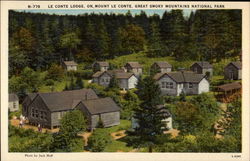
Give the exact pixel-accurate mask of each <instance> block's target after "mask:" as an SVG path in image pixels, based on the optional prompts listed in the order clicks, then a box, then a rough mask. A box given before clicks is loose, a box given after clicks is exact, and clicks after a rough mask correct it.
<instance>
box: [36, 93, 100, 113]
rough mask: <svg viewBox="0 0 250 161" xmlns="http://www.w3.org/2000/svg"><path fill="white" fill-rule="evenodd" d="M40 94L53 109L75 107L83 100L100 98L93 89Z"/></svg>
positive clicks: (60, 109) (59, 109) (61, 109)
mask: <svg viewBox="0 0 250 161" xmlns="http://www.w3.org/2000/svg"><path fill="white" fill-rule="evenodd" d="M38 95H39V96H40V97H41V98H42V99H43V101H44V103H45V104H46V105H47V107H48V108H49V109H50V110H51V111H63V110H69V109H73V108H74V107H75V106H76V104H77V103H79V102H80V101H81V100H85V99H96V98H98V96H97V95H96V93H95V92H94V91H93V90H92V89H80V90H71V91H63V92H51V93H38Z"/></svg>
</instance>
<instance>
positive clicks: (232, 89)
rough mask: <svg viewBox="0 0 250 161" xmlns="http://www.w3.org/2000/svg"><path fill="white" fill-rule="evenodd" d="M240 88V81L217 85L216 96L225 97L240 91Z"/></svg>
mask: <svg viewBox="0 0 250 161" xmlns="http://www.w3.org/2000/svg"><path fill="white" fill-rule="evenodd" d="M241 88H242V86H241V83H239V82H233V83H227V84H223V85H220V86H217V88H216V92H218V93H217V96H219V97H221V98H225V97H228V96H230V95H233V94H234V93H237V92H239V91H241Z"/></svg>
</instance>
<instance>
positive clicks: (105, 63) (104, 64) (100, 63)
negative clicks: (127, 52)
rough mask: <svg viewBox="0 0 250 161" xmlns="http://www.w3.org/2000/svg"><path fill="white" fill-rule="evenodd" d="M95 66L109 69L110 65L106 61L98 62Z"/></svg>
mask: <svg viewBox="0 0 250 161" xmlns="http://www.w3.org/2000/svg"><path fill="white" fill-rule="evenodd" d="M94 64H99V65H100V66H101V67H108V66H109V63H108V62H106V61H97V62H95V63H94ZM94 64H93V65H94Z"/></svg>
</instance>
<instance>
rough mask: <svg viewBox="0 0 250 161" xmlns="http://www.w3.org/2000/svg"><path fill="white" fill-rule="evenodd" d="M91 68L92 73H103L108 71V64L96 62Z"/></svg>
mask: <svg viewBox="0 0 250 161" xmlns="http://www.w3.org/2000/svg"><path fill="white" fill-rule="evenodd" d="M92 67H93V72H98V71H101V72H104V71H107V70H108V69H109V63H108V62H102V61H97V62H95V63H94V64H93V65H92Z"/></svg>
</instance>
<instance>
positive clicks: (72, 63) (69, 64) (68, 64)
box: [63, 61, 78, 66]
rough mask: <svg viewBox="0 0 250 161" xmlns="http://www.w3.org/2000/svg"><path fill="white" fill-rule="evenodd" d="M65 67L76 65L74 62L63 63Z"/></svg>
mask: <svg viewBox="0 0 250 161" xmlns="http://www.w3.org/2000/svg"><path fill="white" fill-rule="evenodd" d="M63 63H64V64H65V65H66V66H76V65H78V64H77V63H76V62H74V61H64V62H63Z"/></svg>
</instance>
